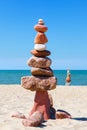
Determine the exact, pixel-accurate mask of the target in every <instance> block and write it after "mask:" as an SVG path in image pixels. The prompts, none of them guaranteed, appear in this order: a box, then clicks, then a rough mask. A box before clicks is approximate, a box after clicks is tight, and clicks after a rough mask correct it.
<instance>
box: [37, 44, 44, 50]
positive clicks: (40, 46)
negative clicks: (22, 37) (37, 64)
mask: <svg viewBox="0 0 87 130" xmlns="http://www.w3.org/2000/svg"><path fill="white" fill-rule="evenodd" d="M34 49H35V50H37V51H44V50H46V45H45V44H35V45H34Z"/></svg>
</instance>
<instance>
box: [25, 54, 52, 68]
mask: <svg viewBox="0 0 87 130" xmlns="http://www.w3.org/2000/svg"><path fill="white" fill-rule="evenodd" d="M51 62H52V61H51V59H50V58H48V57H43V58H42V57H35V56H33V57H31V58H30V59H29V60H28V62H27V63H28V65H29V66H31V67H36V68H48V67H50V65H51Z"/></svg>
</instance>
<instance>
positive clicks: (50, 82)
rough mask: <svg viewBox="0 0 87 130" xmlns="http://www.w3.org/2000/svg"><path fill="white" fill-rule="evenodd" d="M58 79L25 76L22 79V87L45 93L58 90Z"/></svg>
mask: <svg viewBox="0 0 87 130" xmlns="http://www.w3.org/2000/svg"><path fill="white" fill-rule="evenodd" d="M56 84H57V78H56V77H54V76H53V77H41V76H24V77H22V79H21V86H22V87H23V88H25V89H28V90H31V91H45V90H52V89H55V88H56Z"/></svg>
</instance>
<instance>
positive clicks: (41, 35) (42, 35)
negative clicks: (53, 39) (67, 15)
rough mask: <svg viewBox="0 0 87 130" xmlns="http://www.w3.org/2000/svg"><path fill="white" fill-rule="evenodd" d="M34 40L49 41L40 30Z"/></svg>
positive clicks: (36, 41)
mask: <svg viewBox="0 0 87 130" xmlns="http://www.w3.org/2000/svg"><path fill="white" fill-rule="evenodd" d="M34 42H35V43H37V44H44V43H47V42H48V39H47V37H46V35H45V34H44V33H41V32H38V33H37V35H36V37H35V39H34Z"/></svg>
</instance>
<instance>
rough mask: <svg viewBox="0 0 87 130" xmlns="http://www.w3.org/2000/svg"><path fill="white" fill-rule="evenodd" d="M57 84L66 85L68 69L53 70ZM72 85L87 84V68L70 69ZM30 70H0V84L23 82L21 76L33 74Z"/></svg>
mask: <svg viewBox="0 0 87 130" xmlns="http://www.w3.org/2000/svg"><path fill="white" fill-rule="evenodd" d="M53 72H54V76H55V77H56V78H57V85H65V78H66V74H67V71H66V70H53ZM70 74H71V85H76V86H86V85H87V70H70ZM31 75H32V74H31V71H30V70H0V84H21V77H23V76H31Z"/></svg>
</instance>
